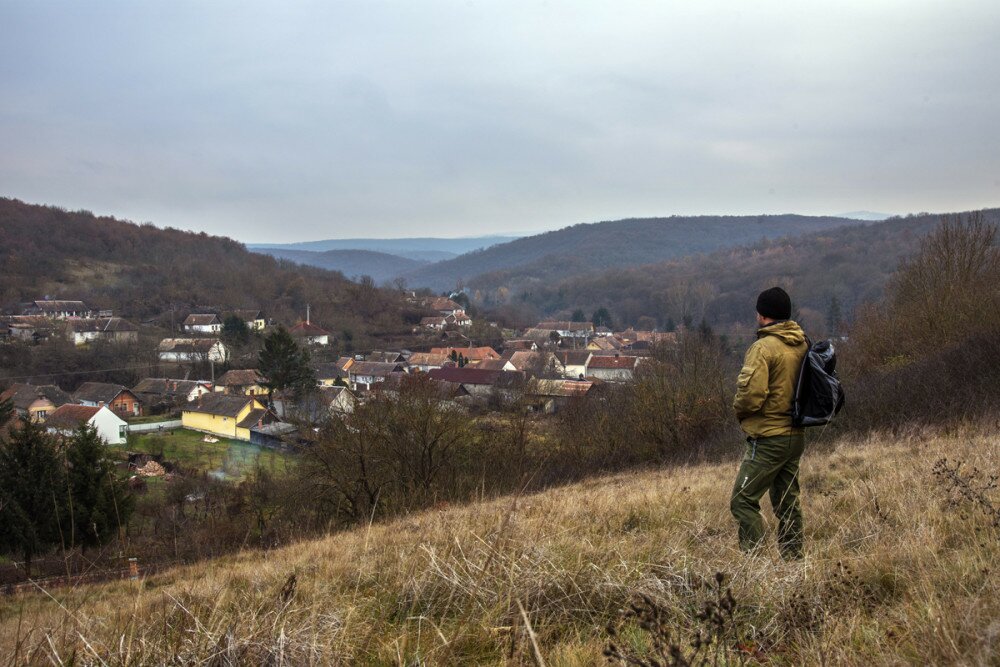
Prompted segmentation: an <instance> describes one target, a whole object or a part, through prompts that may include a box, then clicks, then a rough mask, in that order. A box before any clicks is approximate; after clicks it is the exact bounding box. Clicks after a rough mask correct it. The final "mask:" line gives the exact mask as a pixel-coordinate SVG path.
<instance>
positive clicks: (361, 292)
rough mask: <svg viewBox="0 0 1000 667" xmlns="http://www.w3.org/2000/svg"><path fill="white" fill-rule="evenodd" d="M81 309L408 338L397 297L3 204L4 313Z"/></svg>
mask: <svg viewBox="0 0 1000 667" xmlns="http://www.w3.org/2000/svg"><path fill="white" fill-rule="evenodd" d="M45 295H48V296H51V297H52V298H64V299H82V300H84V301H86V302H88V304H89V305H91V306H94V307H99V308H111V309H114V311H115V314H116V315H121V316H123V317H127V318H136V319H142V318H151V317H155V316H157V315H161V314H163V313H169V312H170V311H171V310H172V309H173V310H176V311H177V312H184V311H185V310H186V309H192V308H198V307H217V308H260V309H262V310H264V311H265V313H266V315H267V316H268V317H271V318H274V319H277V320H278V321H285V322H289V321H291V322H294V321H295V320H296V319H297V318H300V317H303V316H304V314H305V308H306V304H310V305H311V306H312V314H313V318H314V319H315V320H317V321H318V322H319V323H320V324H321V325H322V326H326V327H338V328H340V327H344V328H350V329H351V330H352V331H353V332H355V333H359V334H364V333H370V332H373V331H386V330H389V331H392V330H396V329H405V326H403V325H402V318H401V316H400V315H399V308H400V305H399V303H400V301H399V296H398V294H397V293H395V292H389V291H384V290H378V289H372V288H364V287H363V286H359V285H356V284H354V283H352V282H351V281H349V280H347V279H346V278H345V277H344V276H342V275H340V274H339V273H334V272H331V271H324V270H321V269H317V268H312V267H302V266H297V265H294V264H292V263H290V262H281V261H278V260H276V259H274V258H272V257H267V256H265V255H260V254H257V253H252V252H249V251H248V250H247V249H246V248H244V247H243V245H242V244H240V243H237V242H236V241H233V240H232V239H228V238H223V237H217V236H209V235H208V234H205V233H201V234H196V233H193V232H184V231H180V230H177V229H169V228H168V229H159V228H157V227H154V226H153V225H151V224H142V225H137V224H135V223H132V222H127V221H124V220H117V219H115V218H111V217H98V216H95V215H93V214H92V213H89V212H86V211H77V212H70V211H65V210H62V209H59V208H56V207H52V206H39V205H33V204H26V203H24V202H21V201H18V200H15V199H7V198H0V305H2V306H3V307H5V308H15V307H16V304H17V303H18V302H20V301H30V300H34V299H40V298H42V297H44V296H45Z"/></svg>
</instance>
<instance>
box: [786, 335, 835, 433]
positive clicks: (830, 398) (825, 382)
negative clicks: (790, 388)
mask: <svg viewBox="0 0 1000 667" xmlns="http://www.w3.org/2000/svg"><path fill="white" fill-rule="evenodd" d="M806 344H807V345H808V346H809V349H808V350H806V356H805V357H803V359H802V366H801V367H800V368H799V379H798V381H797V382H796V383H795V399H794V400H793V401H792V425H793V426H824V425H825V424H829V423H830V422H831V421H833V418H834V416H835V415H836V414H837V413H838V412H840V409H841V408H842V407H844V388H843V387H842V386H841V384H840V378H838V377H837V352H836V351H835V350H834V349H833V343H831V342H830V341H828V340H821V341H820V342H818V343H816V344H815V345H814V344H813V343H812V341H810V340H809V339H808V338H806Z"/></svg>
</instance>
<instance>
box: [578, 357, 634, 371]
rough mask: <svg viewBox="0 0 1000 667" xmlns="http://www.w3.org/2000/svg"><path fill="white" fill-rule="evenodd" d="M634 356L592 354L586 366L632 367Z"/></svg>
mask: <svg viewBox="0 0 1000 667" xmlns="http://www.w3.org/2000/svg"><path fill="white" fill-rule="evenodd" d="M635 362H636V357H623V356H617V355H616V356H594V357H591V358H590V363H589V364H587V368H588V369H590V368H624V369H629V370H631V369H634V368H635Z"/></svg>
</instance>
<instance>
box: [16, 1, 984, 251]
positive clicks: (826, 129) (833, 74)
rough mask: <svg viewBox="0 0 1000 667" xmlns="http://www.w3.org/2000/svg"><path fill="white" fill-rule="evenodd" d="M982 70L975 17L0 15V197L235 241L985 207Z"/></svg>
mask: <svg viewBox="0 0 1000 667" xmlns="http://www.w3.org/2000/svg"><path fill="white" fill-rule="evenodd" d="M998 63H1000V2H997V1H996V0H988V1H976V2H962V1H956V2H941V1H940V0H935V1H933V2H924V1H919V0H899V1H888V0H885V1H883V0H865V1H863V2H853V1H848V2H845V1H838V2H830V1H829V0H827V1H825V2H806V1H801V0H795V1H792V0H789V1H788V2H772V1H757V2H746V1H745V0H739V1H732V2H716V1H711V0H697V1H694V0H683V1H680V0H678V1H675V2H666V1H663V0H660V1H654V0H642V1H638V0H637V1H632V0H614V1H609V2H587V1H585V0H570V1H566V2H561V1H544V0H529V1H525V2H520V1H517V0H503V1H502V2H501V1H497V2H477V1H472V0H470V1H467V2H449V1H440V2H438V1H426V0H425V1H420V0H405V1H404V0H400V1H399V2H379V1H377V0H363V1H360V2H336V1H325V2H295V1H289V0H282V1H278V0H274V1H272V2H254V1H248V0H239V1H238V2H208V1H206V0H197V1H192V2H183V1H179V0H168V1H164V2H140V1H138V0H123V1H121V2H112V1H107V0H90V1H88V2H80V1H79V0H73V1H69V2H49V1H46V0H23V1H12V0H0V86H2V88H0V194H3V195H6V196H13V197H17V198H19V199H23V200H26V201H29V202H36V203H50V204H56V205H60V206H64V207H66V208H70V209H77V208H86V209H89V210H92V211H94V212H95V213H108V214H113V215H117V216H120V217H126V218H130V219H133V220H136V221H146V220H149V221H152V222H154V223H156V224H158V225H161V226H167V225H169V226H174V227H180V228H183V229H196V230H205V231H208V232H211V233H217V234H226V235H230V236H234V237H236V238H238V239H240V240H243V241H248V242H251V241H268V242H285V241H297V240H308V239H320V238H333V237H354V236H383V237H388V236H413V235H436V236H464V235H477V234H482V233H489V232H510V231H528V230H542V229H552V228H556V227H561V226H564V225H567V224H573V223H577V222H587V221H596V220H604V219H615V218H622V217H630V216H654V215H670V214H701V213H705V214H714V213H723V214H725V213H731V214H741V213H761V212H764V213H780V212H797V213H806V214H825V213H841V212H845V211H853V210H858V209H869V210H876V211H884V212H889V213H904V212H911V211H912V212H915V211H948V210H964V209H971V208H980V207H985V206H997V205H1000V132H998V119H1000V66H998Z"/></svg>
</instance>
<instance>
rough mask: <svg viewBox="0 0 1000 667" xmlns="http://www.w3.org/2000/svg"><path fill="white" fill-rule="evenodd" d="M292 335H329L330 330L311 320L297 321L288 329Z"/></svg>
mask: <svg viewBox="0 0 1000 667" xmlns="http://www.w3.org/2000/svg"><path fill="white" fill-rule="evenodd" d="M288 332H289V333H290V334H292V335H293V336H329V335H330V332H329V331H327V330H326V329H323V328H321V327H318V326H316V325H315V324H312V323H311V322H299V323H298V324H296V325H295V326H294V327H292V328H291V329H289V330H288Z"/></svg>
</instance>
